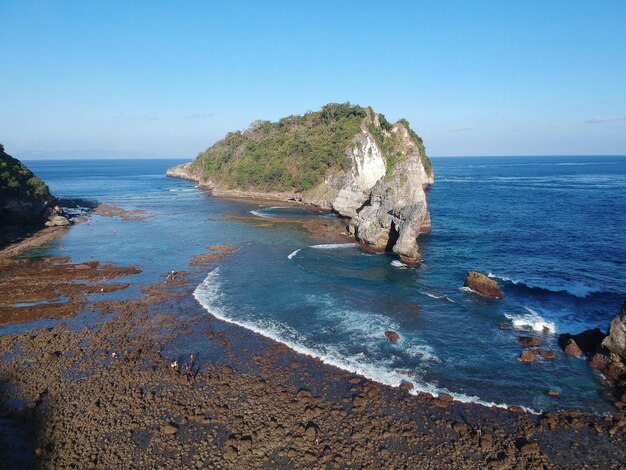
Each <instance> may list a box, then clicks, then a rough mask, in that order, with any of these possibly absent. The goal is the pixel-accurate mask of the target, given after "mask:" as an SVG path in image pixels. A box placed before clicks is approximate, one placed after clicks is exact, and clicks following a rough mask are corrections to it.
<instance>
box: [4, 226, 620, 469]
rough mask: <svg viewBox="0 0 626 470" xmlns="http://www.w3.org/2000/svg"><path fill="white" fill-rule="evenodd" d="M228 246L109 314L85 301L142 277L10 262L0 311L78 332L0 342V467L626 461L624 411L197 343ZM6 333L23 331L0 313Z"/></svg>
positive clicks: (247, 336)
mask: <svg viewBox="0 0 626 470" xmlns="http://www.w3.org/2000/svg"><path fill="white" fill-rule="evenodd" d="M44 240H45V238H44ZM30 244H31V245H32V244H33V242H32V241H31V243H30ZM236 249H237V248H236V247H229V246H213V247H209V250H208V251H207V253H206V256H204V257H199V258H195V259H190V260H189V269H188V270H186V271H180V272H176V273H167V272H166V273H162V276H161V278H162V281H161V282H157V283H153V284H150V285H146V286H144V287H143V289H142V294H141V295H140V296H139V297H137V298H132V299H127V300H111V301H100V300H98V298H97V294H96V297H94V295H93V293H98V292H100V290H101V289H103V287H101V283H102V282H103V281H104V280H111V279H115V282H114V283H113V284H107V285H108V286H113V287H108V288H107V289H111V290H113V289H123V288H124V284H123V282H124V281H123V279H124V276H126V275H128V274H131V273H134V272H137V270H139V269H141V267H135V266H112V265H109V264H107V263H104V262H100V263H98V262H92V263H90V264H80V263H79V264H75V263H72V260H69V259H58V258H40V259H37V260H25V259H23V258H15V257H13V256H12V255H14V254H16V253H17V251H16V250H15V249H13V251H6V250H5V252H3V257H2V266H3V276H2V278H1V280H0V289H1V290H2V292H3V297H2V298H3V302H8V303H17V302H20V303H28V302H32V303H37V302H41V301H42V298H43V297H42V294H41V292H44V291H47V292H50V291H54V292H56V293H59V294H62V295H64V296H65V297H66V298H67V300H66V301H65V302H63V303H61V304H58V305H56V306H55V307H54V311H51V310H50V308H51V307H50V305H53V304H48V305H35V306H31V307H20V308H19V311H20V312H23V311H29V314H28V315H29V316H27V318H26V319H30V320H32V319H33V318H35V316H36V315H40V316H43V317H49V316H54V317H61V318H73V317H74V318H75V317H81V316H82V317H83V321H82V323H78V324H77V323H71V322H68V323H58V324H56V325H54V326H50V327H45V328H40V329H34V330H28V331H25V332H21V333H16V334H5V335H3V336H2V337H0V354H1V355H2V358H3V360H2V362H1V363H0V381H1V383H2V410H3V411H2V415H3V418H2V424H3V425H2V427H0V432H2V436H3V439H2V442H3V443H6V444H3V446H2V447H1V448H0V459H1V461H2V462H3V465H4V466H5V467H7V468H9V467H10V468H28V467H37V468H71V467H75V468H123V467H138V468H171V467H173V466H179V467H185V468H380V467H385V468H416V467H419V468H620V467H621V465H622V463H623V462H624V461H625V460H626V451H625V450H624V449H625V446H624V444H625V439H624V437H625V433H626V417H625V416H624V414H623V412H622V411H619V410H616V411H615V413H612V414H609V415H606V416H598V415H595V414H587V413H585V412H583V411H576V410H570V411H562V412H546V413H543V414H541V415H535V414H530V413H527V412H524V411H523V410H522V409H521V408H519V407H512V408H511V409H509V410H502V409H496V408H488V407H484V406H480V405H476V404H465V403H459V402H456V401H453V400H452V397H450V396H449V395H446V394H440V395H439V396H438V397H434V396H432V395H429V394H424V393H418V394H417V395H411V394H409V393H408V391H407V387H400V388H396V387H389V386H385V385H381V384H378V383H376V382H373V381H371V380H367V379H366V378H364V377H362V376H358V375H354V374H350V373H348V372H346V371H343V370H340V369H337V368H335V367H332V366H328V365H324V364H322V363H321V362H320V361H319V360H318V359H316V358H313V357H310V356H304V355H301V354H297V353H295V352H293V351H291V350H290V349H289V348H287V347H285V346H284V345H281V344H279V343H276V342H274V341H271V340H269V339H267V338H264V337H262V336H259V335H256V334H254V333H252V332H250V331H248V330H245V329H242V328H239V327H236V326H233V325H231V324H227V323H224V322H222V321H219V320H217V319H213V320H211V321H210V322H209V326H208V327H206V326H204V327H203V328H202V329H201V330H199V329H198V326H197V319H198V318H199V316H201V315H202V308H201V307H200V306H199V305H198V304H197V302H196V301H195V299H194V298H193V295H192V294H193V290H194V288H195V286H196V285H197V284H198V283H199V282H200V280H201V279H202V277H203V276H204V273H205V272H206V270H213V269H215V268H217V267H218V266H219V263H221V262H223V261H224V260H225V259H227V258H228V256H230V255H231V254H232V253H233V252H234V251H236ZM18 251H19V250H18ZM32 286H36V288H32ZM87 294H92V295H87ZM45 300H47V301H48V302H50V301H53V300H54V299H51V298H46V299H45ZM29 309H30V310H29ZM14 310H15V311H17V310H18V309H14ZM85 318H88V319H89V321H87V320H85ZM11 321H19V320H16V318H15V315H13V316H11V315H8V316H7V315H3V322H4V323H5V324H6V323H8V322H11ZM77 325H82V326H77ZM193 336H202V337H203V339H204V340H205V341H208V343H209V344H210V349H209V350H210V351H211V353H210V354H204V355H202V354H201V355H197V352H196V351H195V350H193V349H192V348H190V349H189V350H188V351H186V352H185V353H184V354H182V355H180V357H176V358H175V360H177V364H174V363H173V361H172V357H168V356H169V354H168V344H170V343H171V342H172V341H174V340H175V339H181V338H182V339H183V340H184V339H185V338H186V337H189V338H191V337H193ZM191 354H194V355H196V357H194V358H193V359H192V358H191V356H190V355H191ZM186 364H189V365H190V366H189V368H186ZM189 370H191V371H192V372H191V373H188V371H189ZM8 435H10V436H12V439H7V436H8ZM9 443H11V444H10V445H9Z"/></svg>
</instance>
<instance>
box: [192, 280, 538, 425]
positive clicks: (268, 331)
mask: <svg viewBox="0 0 626 470" xmlns="http://www.w3.org/2000/svg"><path fill="white" fill-rule="evenodd" d="M219 272H220V271H219V268H216V269H214V270H213V271H211V272H210V273H209V274H208V276H207V277H206V278H205V280H204V281H203V282H202V283H201V284H200V285H199V286H198V287H196V289H195V290H194V292H193V296H194V298H195V299H196V300H197V301H198V303H199V304H200V305H202V307H203V308H204V309H205V310H206V311H207V312H209V313H210V314H211V315H213V316H214V317H215V318H217V319H218V320H222V321H224V322H226V323H230V324H233V325H237V326H239V327H241V328H245V329H247V330H250V331H252V332H254V333H257V334H259V335H261V336H263V337H265V338H269V339H271V340H273V341H276V342H278V343H282V344H285V345H286V346H288V347H289V348H291V349H292V350H294V351H295V352H297V353H299V354H304V355H307V356H311V357H317V358H319V359H320V360H321V361H322V362H323V363H325V364H328V365H331V366H334V367H337V368H339V369H342V370H345V371H348V372H351V373H354V374H358V375H362V376H364V377H366V378H368V379H369V380H372V381H374V382H378V383H381V384H384V385H389V386H392V387H398V386H400V385H401V384H402V383H403V382H411V383H412V384H413V389H412V390H411V391H410V392H409V393H411V394H412V395H417V394H418V393H419V392H423V393H430V394H431V395H433V396H435V397H437V396H439V394H441V393H446V394H448V395H450V396H452V398H453V399H454V400H456V401H458V402H461V403H476V404H479V405H483V406H487V407H492V406H495V407H496V408H502V409H508V408H510V406H511V405H508V404H507V403H496V402H490V401H485V400H481V399H480V398H479V397H477V396H469V395H466V394H464V393H456V392H452V391H450V390H448V389H446V388H445V387H444V388H438V387H435V386H434V385H432V384H429V383H426V382H417V381H416V380H408V379H407V377H406V376H405V375H404V374H400V373H398V372H394V371H393V370H389V369H386V368H384V367H379V366H378V365H376V364H362V363H359V362H358V361H356V360H354V359H351V358H346V357H341V356H339V355H332V354H329V353H327V354H323V353H320V352H319V351H316V350H314V349H312V348H309V347H307V346H304V345H302V344H298V343H296V342H294V341H290V340H288V339H285V338H284V337H283V336H282V335H281V334H280V332H279V331H277V330H276V329H275V328H272V327H270V325H264V327H260V326H259V325H257V324H255V323H253V322H250V321H240V320H235V319H233V318H231V317H229V316H228V315H227V314H226V313H224V312H223V311H222V309H221V308H220V307H219V306H217V305H214V304H213V303H212V299H219V297H220V296H221V294H220V292H219V284H218V282H217V278H218V275H219ZM521 408H522V409H523V410H525V411H527V412H529V413H533V414H540V413H541V411H536V410H533V409H531V408H527V407H524V406H521Z"/></svg>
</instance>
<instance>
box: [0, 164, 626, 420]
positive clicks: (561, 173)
mask: <svg viewBox="0 0 626 470" xmlns="http://www.w3.org/2000/svg"><path fill="white" fill-rule="evenodd" d="M432 161H433V167H434V171H435V175H436V180H435V184H434V185H433V186H432V188H431V189H430V190H429V191H428V202H429V207H430V211H431V215H432V226H433V230H432V233H431V234H430V235H422V236H420V238H419V240H418V242H419V245H420V250H421V254H422V261H423V262H422V263H421V265H420V266H419V267H418V268H415V269H413V268H409V267H407V266H404V265H403V264H402V263H401V262H400V261H399V260H398V259H397V258H396V257H395V256H393V255H390V254H389V255H387V254H383V255H372V254H368V253H364V252H363V251H361V250H360V249H359V247H358V246H356V245H355V244H352V243H339V244H337V243H330V242H327V241H325V240H319V239H318V240H316V239H312V238H311V237H310V235H309V233H308V232H307V231H306V230H305V229H304V228H303V227H302V226H301V225H300V224H296V223H294V224H292V223H286V224H267V223H262V222H263V219H267V218H268V217H271V218H277V217H278V218H285V219H294V218H296V219H309V218H311V219H316V218H331V217H334V215H332V214H328V213H319V212H309V211H306V210H304V209H300V208H293V207H291V208H289V207H284V206H281V205H280V204H278V205H276V206H275V207H266V208H263V207H259V205H258V204H250V203H244V202H233V201H227V200H220V199H216V198H213V197H211V196H210V195H209V194H207V193H206V192H205V191H203V190H202V189H200V188H198V187H197V186H196V185H194V184H193V183H191V182H188V181H183V180H178V179H171V178H167V177H166V176H165V171H166V169H167V168H169V167H171V166H173V165H175V164H178V163H181V161H180V160H71V161H70V160H64V161H62V160H56V161H53V160H37V161H35V160H34V161H27V162H26V163H27V164H28V165H29V167H30V168H31V169H32V170H33V171H34V172H35V173H36V174H37V175H38V176H40V177H41V178H43V179H44V180H45V181H46V182H47V183H48V184H49V186H50V188H51V190H52V192H53V193H54V194H55V195H57V196H58V197H61V198H86V199H91V200H97V201H98V202H102V203H109V204H112V205H115V206H119V207H122V208H124V209H142V210H144V211H146V212H147V214H148V218H147V219H146V220H144V221H125V220H120V219H119V218H116V217H103V216H99V215H93V216H91V218H90V219H89V221H88V222H87V223H83V224H80V225H75V226H74V227H73V228H72V229H71V230H70V231H69V232H68V234H67V235H65V236H64V237H63V238H62V239H60V240H58V241H56V242H53V243H50V244H48V245H45V246H43V247H41V248H38V249H35V250H32V251H31V252H29V253H28V256H70V257H72V258H73V259H74V260H75V261H76V262H81V261H88V260H90V259H98V260H101V261H110V262H112V263H116V264H120V265H129V264H133V265H138V266H140V267H141V269H142V272H141V273H140V274H137V275H134V276H131V277H129V278H128V282H131V287H130V288H129V289H127V290H126V291H123V294H120V293H119V292H118V293H112V294H110V295H117V296H119V295H125V296H136V295H141V290H140V289H141V287H142V286H143V285H146V284H149V283H152V282H158V281H162V280H163V276H164V274H165V273H167V272H170V271H182V270H185V269H188V263H189V260H190V258H191V257H192V256H194V255H196V254H200V253H205V252H206V251H207V246H210V245H214V244H228V245H235V246H237V247H239V249H238V250H237V251H236V252H235V253H233V255H232V256H230V257H229V258H228V259H226V260H225V261H224V262H223V263H221V264H220V265H219V267H217V268H216V269H212V270H211V271H210V272H206V273H205V275H203V276H202V277H203V278H204V279H200V280H199V281H198V286H197V287H196V288H195V292H194V296H195V299H196V300H197V302H198V304H199V306H201V307H203V308H198V316H199V317H200V318H198V321H199V323H200V325H201V324H202V322H203V321H205V320H206V321H208V319H209V318H211V316H214V317H217V318H218V319H221V320H223V321H225V322H229V323H232V324H235V325H239V326H241V327H243V328H246V329H249V330H252V331H254V332H257V333H259V334H261V335H264V336H266V337H269V338H272V339H274V340H276V341H279V342H281V343H284V344H286V345H287V346H289V347H290V348H292V349H294V350H295V351H298V352H301V353H304V354H310V355H313V356H316V357H319V358H320V359H321V360H322V361H323V362H325V363H328V364H332V365H334V366H337V367H340V368H342V369H345V370H347V371H351V372H356V373H358V374H362V375H364V376H366V377H368V378H370V379H372V380H375V381H378V382H382V383H385V384H389V385H392V386H396V385H400V384H401V383H402V382H407V381H408V382H411V383H413V385H414V389H413V390H414V391H428V392H431V393H434V394H438V393H441V392H445V393H449V394H451V395H452V396H454V397H455V398H456V399H457V400H461V401H472V402H477V403H482V404H485V405H488V406H490V405H495V406H499V407H509V406H511V405H517V406H521V407H524V408H526V409H528V410H530V411H533V412H541V411H545V410H558V409H567V408H581V409H585V410H589V411H594V412H598V413H603V412H606V411H608V410H610V409H611V405H610V401H609V400H608V399H607V397H606V391H605V390H604V389H603V388H602V387H601V386H600V385H599V384H598V381H597V380H596V379H597V377H595V376H594V371H593V370H591V369H590V368H589V367H588V366H587V365H586V362H585V360H584V359H578V358H574V357H567V356H565V355H563V354H561V353H560V351H559V348H558V345H557V339H558V335H559V334H561V333H566V332H569V333H578V332H580V331H583V330H585V329H588V328H595V327H599V328H601V329H602V330H607V329H608V326H609V323H610V321H611V319H612V318H613V317H614V316H615V315H616V314H617V313H618V311H619V309H620V306H621V304H622V302H623V301H624V298H625V297H626V276H625V275H624V273H625V271H626V270H625V268H626V266H625V263H626V157H601V156H593V157H584V156H562V157H501V158H500V157H448V158H444V157H440V158H432ZM228 215H235V216H246V218H233V217H228ZM470 270H476V271H480V272H483V273H485V274H488V275H489V276H490V277H492V278H493V279H495V280H496V281H497V282H498V283H499V284H500V286H501V288H502V290H503V292H504V299H503V300H499V301H498V300H488V299H485V298H481V297H479V296H477V295H475V294H474V293H472V292H471V291H468V290H467V289H465V288H463V281H464V279H465V276H466V274H467V272H468V271H470ZM200 281H201V282H200ZM104 295H106V294H104ZM85 318H86V317H85ZM72 321H73V322H78V323H80V322H81V321H82V320H81V317H78V318H77V319H74V320H72ZM84 321H87V320H86V319H85V320H84ZM212 321H214V320H212ZM42 322H45V321H41V320H40V321H39V322H34V323H31V324H23V325H18V326H15V325H14V326H9V327H2V328H0V334H7V333H11V332H15V331H19V330H24V329H29V328H36V327H40V326H41V325H42V324H44V323H42ZM388 330H393V331H395V332H397V333H398V334H399V335H400V339H399V340H398V341H397V342H396V343H391V342H390V341H388V340H387V338H386V337H385V332H386V331H388ZM527 335H531V336H535V337H538V338H540V340H541V342H542V347H543V348H546V349H552V350H555V351H557V358H556V359H554V360H546V359H542V358H539V359H538V360H537V361H536V362H535V363H533V364H523V363H521V362H519V361H518V356H519V355H520V353H521V351H522V347H521V346H520V344H519V343H518V341H517V339H518V337H519V336H527ZM177 341H183V340H177ZM199 341H200V343H199V344H196V345H194V347H197V348H199V349H200V350H202V348H203V347H206V348H209V344H208V343H209V340H208V339H205V341H206V344H203V343H202V342H201V341H202V340H199ZM174 344H175V345H176V343H174ZM178 347H179V348H180V349H181V350H183V349H184V347H185V345H184V344H179V345H178ZM548 390H556V391H558V392H559V393H560V396H558V397H553V396H550V395H548V393H547V392H548Z"/></svg>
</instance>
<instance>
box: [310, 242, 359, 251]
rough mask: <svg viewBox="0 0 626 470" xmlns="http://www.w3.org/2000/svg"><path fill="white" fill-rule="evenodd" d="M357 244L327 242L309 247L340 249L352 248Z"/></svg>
mask: <svg viewBox="0 0 626 470" xmlns="http://www.w3.org/2000/svg"><path fill="white" fill-rule="evenodd" d="M355 246H359V244H358V243H329V244H325V245H311V246H310V247H309V248H315V249H316V250H340V249H342V248H353V247H355Z"/></svg>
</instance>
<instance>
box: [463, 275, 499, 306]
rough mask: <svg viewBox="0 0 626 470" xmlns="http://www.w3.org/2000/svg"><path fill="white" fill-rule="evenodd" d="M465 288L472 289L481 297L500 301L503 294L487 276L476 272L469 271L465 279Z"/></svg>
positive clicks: (496, 284)
mask: <svg viewBox="0 0 626 470" xmlns="http://www.w3.org/2000/svg"><path fill="white" fill-rule="evenodd" d="M463 285H464V286H465V287H468V288H470V289H472V290H473V291H474V292H476V293H477V294H480V295H482V296H483V297H489V298H491V299H501V298H503V297H504V294H503V293H502V291H501V290H500V286H498V283H497V282H496V281H494V280H493V279H489V278H488V277H487V276H485V275H484V274H481V273H477V272H476V271H470V272H468V273H467V277H466V278H465V283H464V284H463Z"/></svg>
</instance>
